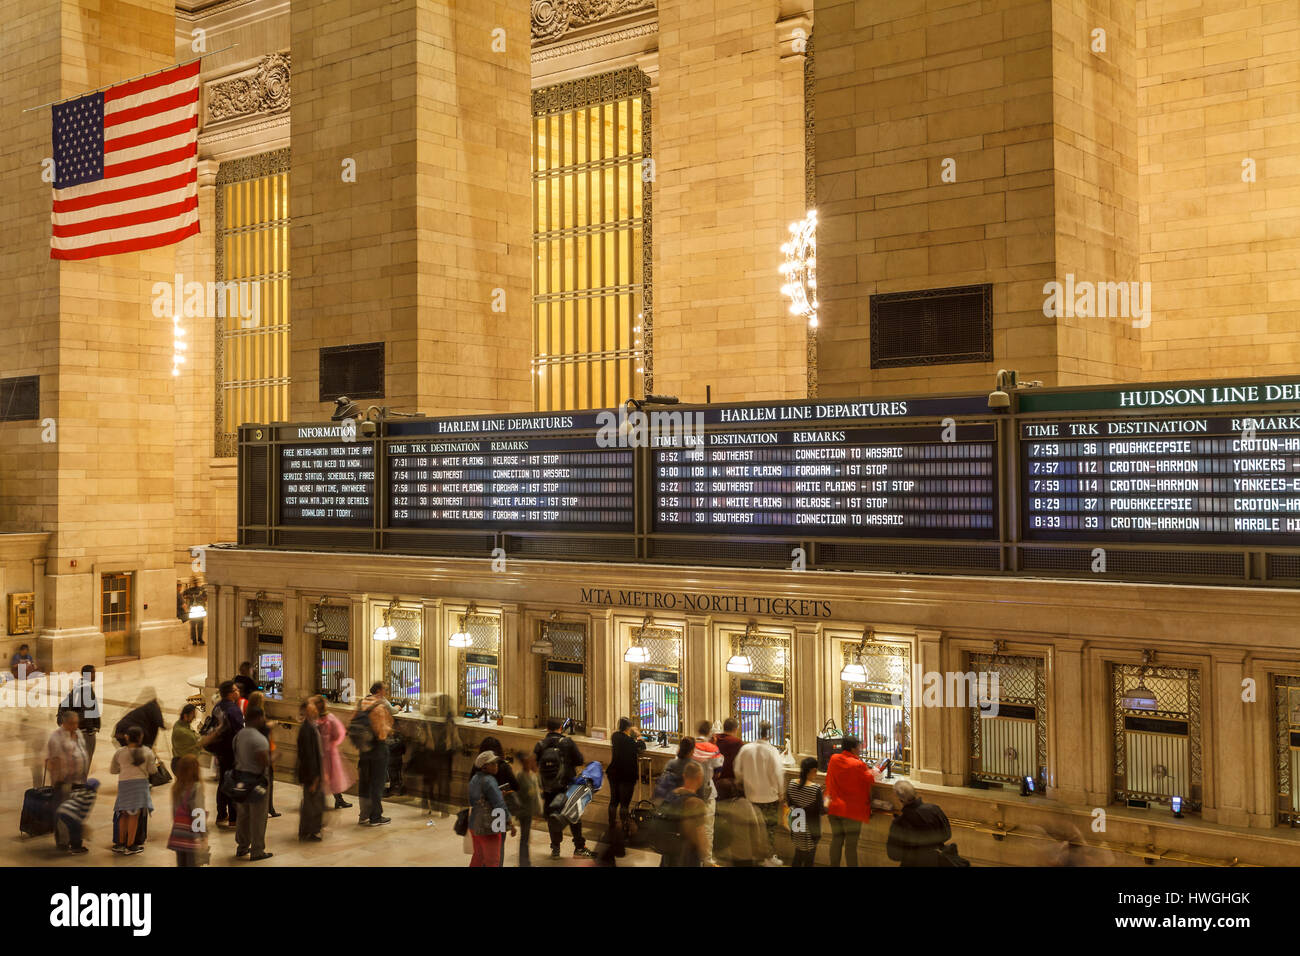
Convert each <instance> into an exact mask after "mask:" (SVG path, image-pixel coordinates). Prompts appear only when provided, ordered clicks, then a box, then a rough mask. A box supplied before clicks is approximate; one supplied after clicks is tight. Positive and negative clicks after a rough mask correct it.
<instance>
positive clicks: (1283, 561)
mask: <svg viewBox="0 0 1300 956" xmlns="http://www.w3.org/2000/svg"><path fill="white" fill-rule="evenodd" d="M1267 561H1268V565H1267V566H1268V576H1269V578H1270V579H1273V578H1275V579H1279V580H1289V581H1295V580H1300V554H1270V555H1268V557H1267Z"/></svg>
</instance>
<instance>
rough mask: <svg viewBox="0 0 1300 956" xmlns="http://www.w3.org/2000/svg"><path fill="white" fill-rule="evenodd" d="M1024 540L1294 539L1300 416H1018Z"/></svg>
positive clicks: (1298, 533)
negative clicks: (1049, 418)
mask: <svg viewBox="0 0 1300 956" xmlns="http://www.w3.org/2000/svg"><path fill="white" fill-rule="evenodd" d="M1020 448H1021V472H1022V486H1023V492H1024V502H1023V509H1022V510H1023V517H1022V521H1023V525H1024V527H1023V528H1022V533H1023V536H1024V537H1025V538H1032V539H1040V540H1041V539H1046V540H1053V539H1055V540H1066V539H1078V540H1086V539H1090V538H1098V539H1103V540H1122V541H1141V542H1153V543H1177V542H1197V543H1201V544H1225V545H1226V544H1249V543H1270V544H1274V545H1279V544H1290V543H1296V544H1300V416H1297V415H1269V414H1260V415H1256V416H1247V415H1241V416H1236V417H1217V416H1215V417H1211V416H1201V415H1198V414H1196V413H1192V414H1189V415H1187V416H1185V417H1176V418H1175V417H1171V418H1143V417H1136V416H1134V417H1126V418H1119V417H1112V418H1106V419H1101V420H1073V421H1068V420H1066V421H1035V422H1021V425H1020Z"/></svg>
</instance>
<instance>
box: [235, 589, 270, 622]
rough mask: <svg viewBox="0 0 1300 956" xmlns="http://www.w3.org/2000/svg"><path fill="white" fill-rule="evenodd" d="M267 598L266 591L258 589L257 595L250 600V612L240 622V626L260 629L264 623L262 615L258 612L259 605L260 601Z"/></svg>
mask: <svg viewBox="0 0 1300 956" xmlns="http://www.w3.org/2000/svg"><path fill="white" fill-rule="evenodd" d="M264 600H266V592H265V591H258V592H257V596H256V597H254V598H253V599H252V600H251V601H249V602H248V613H247V614H245V615H244V618H243V620H241V621H240V622H239V626H240V627H244V628H247V629H248V630H250V631H257V630H260V629H261V627H262V624H263V623H265V622H264V621H263V620H262V615H261V614H260V613H258V610H257V606H258V604H259V603H260V602H262V601H264Z"/></svg>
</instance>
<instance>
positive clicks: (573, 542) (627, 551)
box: [505, 536, 636, 560]
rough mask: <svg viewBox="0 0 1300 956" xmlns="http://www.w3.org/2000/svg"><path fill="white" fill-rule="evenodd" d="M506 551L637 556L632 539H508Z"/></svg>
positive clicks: (605, 556) (618, 556) (532, 553)
mask: <svg viewBox="0 0 1300 956" xmlns="http://www.w3.org/2000/svg"><path fill="white" fill-rule="evenodd" d="M505 547H506V551H507V552H509V553H510V554H519V555H556V556H561V555H573V556H583V557H592V558H611V559H622V560H627V559H630V558H632V557H634V556H635V554H636V550H635V548H636V544H635V542H634V541H633V540H632V539H631V538H571V537H554V538H551V537H547V538H529V537H513V536H512V537H508V538H507V539H506V545H505Z"/></svg>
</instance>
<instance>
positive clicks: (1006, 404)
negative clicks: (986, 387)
mask: <svg viewBox="0 0 1300 956" xmlns="http://www.w3.org/2000/svg"><path fill="white" fill-rule="evenodd" d="M1010 407H1011V396H1010V395H1008V394H1007V393H1006V392H1004V391H1002V389H998V390H996V391H993V392H989V408H1010Z"/></svg>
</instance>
